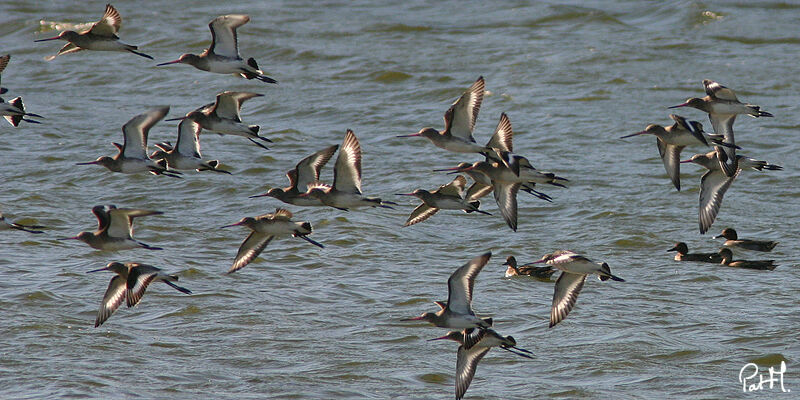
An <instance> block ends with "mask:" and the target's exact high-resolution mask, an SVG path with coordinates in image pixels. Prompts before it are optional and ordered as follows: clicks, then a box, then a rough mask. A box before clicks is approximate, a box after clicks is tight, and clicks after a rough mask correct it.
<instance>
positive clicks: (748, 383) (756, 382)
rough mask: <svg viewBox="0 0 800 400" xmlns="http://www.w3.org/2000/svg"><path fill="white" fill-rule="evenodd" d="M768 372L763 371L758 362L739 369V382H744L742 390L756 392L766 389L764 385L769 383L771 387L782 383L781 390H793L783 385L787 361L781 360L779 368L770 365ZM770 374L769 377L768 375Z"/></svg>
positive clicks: (785, 391) (786, 391)
mask: <svg viewBox="0 0 800 400" xmlns="http://www.w3.org/2000/svg"><path fill="white" fill-rule="evenodd" d="M767 372H768V373H763V374H762V373H761V371H760V368H759V366H758V364H755V363H747V364H745V365H744V367H742V369H741V370H739V383H741V384H742V392H745V393H747V392H755V391H759V390H763V389H764V385H765V384H767V383H769V388H770V389H772V388H773V387H777V385H778V384H780V388H781V392H784V393H788V392H791V390H790V389H787V388H786V387H785V386H784V385H783V374H784V373H786V362H785V361H781V366H780V368H778V369H775V368H774V367H769V369H768V370H767ZM767 376H769V377H767Z"/></svg>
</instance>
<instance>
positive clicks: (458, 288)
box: [0, 4, 781, 399]
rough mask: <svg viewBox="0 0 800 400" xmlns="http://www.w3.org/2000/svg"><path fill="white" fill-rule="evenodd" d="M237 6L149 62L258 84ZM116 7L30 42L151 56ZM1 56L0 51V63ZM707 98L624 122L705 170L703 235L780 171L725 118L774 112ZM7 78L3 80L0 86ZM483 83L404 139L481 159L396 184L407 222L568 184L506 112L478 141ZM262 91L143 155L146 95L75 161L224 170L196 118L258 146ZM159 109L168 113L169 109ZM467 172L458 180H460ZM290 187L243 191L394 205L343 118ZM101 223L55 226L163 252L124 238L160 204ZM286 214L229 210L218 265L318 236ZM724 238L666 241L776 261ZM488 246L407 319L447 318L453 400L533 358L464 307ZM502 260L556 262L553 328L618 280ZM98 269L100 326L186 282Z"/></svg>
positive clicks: (586, 263) (346, 205)
mask: <svg viewBox="0 0 800 400" xmlns="http://www.w3.org/2000/svg"><path fill="white" fill-rule="evenodd" d="M249 20H250V18H249V17H248V16H247V15H224V16H220V17H217V18H214V19H213V20H212V21H211V22H210V23H209V28H210V29H211V33H212V42H211V45H210V47H209V48H208V49H206V50H205V51H204V52H203V53H201V54H200V55H194V54H184V55H182V56H180V58H178V59H177V60H175V61H171V62H166V63H162V64H158V66H163V65H169V64H178V63H183V64H189V65H192V66H194V67H195V68H198V69H200V70H203V71H208V72H214V73H220V74H236V75H239V76H242V77H244V78H247V79H258V80H260V81H262V82H265V83H276V81H275V80H274V79H272V78H270V77H268V76H266V75H265V74H264V72H263V71H261V70H260V69H259V67H258V64H257V63H256V61H255V60H254V59H253V58H249V59H247V60H244V59H242V57H241V56H240V55H239V50H238V40H237V35H236V29H237V28H238V27H240V26H242V25H244V24H246V23H247V22H248V21H249ZM121 23H122V18H121V17H120V14H119V13H118V12H117V10H116V9H115V8H114V7H113V6H111V5H110V4H109V5H106V10H105V14H104V15H103V17H102V19H101V20H100V21H98V22H96V23H93V24H91V25H90V26H88V29H85V30H83V31H81V32H76V31H72V30H66V31H63V32H62V33H61V34H60V35H58V36H56V37H52V38H47V39H41V40H37V42H38V41H49V40H65V41H67V44H66V45H65V46H63V47H62V48H61V50H60V51H59V52H58V53H57V54H56V55H54V56H51V57H47V58H46V59H47V60H52V59H54V58H56V57H57V56H59V55H63V54H68V53H74V52H78V51H82V50H100V51H122V52H130V53H132V54H136V55H138V56H141V57H145V58H148V59H152V57H151V56H149V55H147V54H145V53H142V52H140V51H138V48H137V47H136V46H132V45H129V44H125V43H122V42H121V41H120V40H119V37H118V36H117V32H118V31H119V28H120V26H121ZM9 59H10V56H8V55H6V56H3V57H0V73H2V71H3V70H4V69H5V67H6V65H7V64H8V62H9ZM703 84H704V86H705V89H706V93H707V96H706V97H704V98H691V99H689V100H687V101H686V102H685V103H683V104H680V105H677V106H675V107H693V108H696V109H699V110H701V111H704V112H706V113H708V115H709V118H710V120H711V124H712V126H713V128H714V134H707V133H705V132H704V131H703V127H702V124H700V123H699V122H697V121H688V120H686V119H685V118H683V117H681V116H677V115H671V116H670V117H671V118H672V119H673V120H674V121H675V123H674V124H673V125H671V126H668V127H662V126H660V125H649V126H647V128H646V129H645V130H644V131H641V132H638V133H634V134H632V135H628V136H624V137H630V136H636V135H643V134H652V135H654V136H656V137H657V145H658V150H659V153H660V155H661V157H662V159H663V162H664V166H665V168H666V170H667V173H668V175H669V176H670V178H671V179H672V182H673V183H674V185H675V187H676V188H677V189H678V190H680V171H679V168H680V164H681V163H687V162H692V163H695V164H698V165H701V166H703V167H705V168H706V169H708V172H706V173H705V175H703V177H702V179H701V190H700V211H699V215H700V218H699V219H700V232H701V233H705V232H706V231H707V230H708V229H709V227H710V226H711V224H712V223H713V222H714V218H715V217H716V215H717V213H718V211H719V208H720V205H721V203H722V197H723V195H724V193H725V191H726V190H727V189H728V188H729V187H730V185H731V183H733V181H734V179H736V177H737V176H738V174H739V172H740V171H741V170H743V169H756V170H763V169H767V170H780V169H781V167H779V166H776V165H773V164H769V163H767V162H765V161H758V160H754V159H752V158H748V157H745V156H742V155H738V154H736V150H738V149H740V147H739V146H737V145H736V143H735V141H734V135H733V122H734V120H735V118H736V115H739V114H745V115H749V116H752V117H772V114H770V113H768V112H765V111H762V110H761V109H760V107H759V106H754V105H750V104H745V103H741V102H739V101H738V100H737V98H736V95H735V94H734V93H733V91H732V90H730V89H728V88H726V87H724V86H722V85H720V84H718V83H716V82H713V81H709V80H705V81H704V82H703ZM6 91H7V89H6V88H2V87H0V94H2V93H5V92H6ZM484 92H485V83H484V79H483V77H479V78H478V79H477V80H476V81H475V83H474V84H473V85H472V86H471V87H470V88H469V89H468V90H467V91H466V92H464V94H463V95H462V96H460V97H459V98H458V99H457V100H456V101H455V102H454V103H453V104H452V106H451V107H450V108H449V109H448V110H447V111H446V112H445V114H444V129H443V130H441V131H439V130H436V129H434V128H423V129H421V130H420V131H419V132H418V133H416V134H412V135H404V136H403V137H423V138H425V139H428V140H429V141H431V142H432V143H433V144H434V145H435V146H437V147H440V148H442V149H444V150H447V151H451V152H456V153H462V154H477V155H479V156H480V157H482V158H483V159H482V160H480V161H475V162H472V163H470V162H462V163H460V164H458V165H457V166H455V167H452V168H447V169H444V170H442V171H448V172H449V173H452V174H458V175H457V176H456V177H455V179H453V180H452V181H451V182H450V183H448V184H445V185H442V186H440V187H439V188H437V189H435V190H426V189H417V190H414V191H413V192H411V193H400V194H398V195H404V196H414V197H416V198H418V199H419V200H420V201H421V203H420V204H419V205H418V206H417V207H416V208H415V209H414V210H413V211H412V213H411V215H410V216H409V217H408V219H407V221H406V222H405V225H404V226H410V225H414V224H417V223H420V222H423V221H425V220H427V219H429V218H430V217H432V216H433V215H434V214H436V213H437V212H438V211H439V210H461V211H464V212H466V213H479V214H485V215H491V214H490V213H488V212H486V211H484V210H481V209H480V208H479V207H480V199H481V198H483V197H484V196H487V195H488V194H489V193H493V195H494V200H495V202H496V203H497V206H498V209H499V210H500V213H501V215H502V217H503V219H504V220H505V222H506V224H507V225H508V226H509V228H511V229H512V230H514V231H516V230H517V194H518V192H519V191H523V192H525V193H528V194H530V195H532V196H534V197H536V198H538V199H541V200H544V201H548V202H550V201H552V199H551V198H550V196H548V195H547V194H545V193H542V192H541V191H539V190H537V189H536V185H537V184H540V185H550V186H553V187H562V188H565V187H566V186H565V183H566V182H568V180H567V179H566V178H563V177H560V176H557V175H556V174H554V173H552V172H546V171H540V170H537V169H536V168H534V167H533V165H531V163H530V162H529V161H528V159H527V158H525V157H524V156H521V155H519V154H515V153H513V144H512V138H513V131H512V128H511V121H510V120H509V118H508V116H507V115H506V114H505V113H503V114H501V117H500V121H499V122H498V125H497V128H496V129H495V132H494V134H493V135H492V136H491V138H490V140H489V141H488V143H487V144H486V145H480V144H478V143H477V142H476V141H475V138H474V137H473V136H472V132H473V129H474V127H475V122H476V120H477V117H478V112H479V111H480V107H481V103H482V101H483V96H484ZM258 96H262V95H261V94H257V93H250V92H231V91H225V92H222V93H220V94H218V95H217V98H216V101H215V102H214V103H210V104H206V105H203V106H201V107H199V108H197V109H196V110H193V111H191V112H189V113H187V114H186V115H185V116H183V117H180V118H174V119H171V120H180V123H179V125H178V137H177V140H176V142H175V145H174V146H173V145H172V144H171V143H168V142H164V143H158V144H156V145H155V146H156V147H157V148H158V150H156V151H154V152H152V153H149V152H148V147H147V139H148V133H149V131H150V129H151V128H152V127H153V126H154V125H155V124H156V123H158V122H159V121H161V120H162V119H164V117H165V116H166V115H167V113H168V112H169V107H157V108H153V109H151V110H148V111H146V112H144V113H142V114H140V115H137V116H135V117H133V118H132V119H131V120H130V121H128V122H127V123H126V124H125V125H124V126H123V127H122V132H123V143H122V144H119V143H113V145H114V146H115V147H116V149H117V153H116V155H114V156H113V157H109V156H102V157H99V158H97V159H96V160H95V161H91V162H83V163H79V164H80V165H100V166H103V167H105V168H107V169H108V170H110V171H112V172H118V173H125V174H133V173H142V172H149V173H152V174H156V175H166V176H170V177H173V178H181V175H182V173H181V172H180V171H181V170H197V171H214V172H218V173H225V174H230V172H228V171H225V170H223V169H220V162H219V161H217V160H206V159H204V158H203V157H202V155H201V153H200V142H199V138H200V133H201V132H202V131H203V130H207V131H211V132H216V133H219V134H224V135H235V136H242V137H245V138H247V139H248V140H250V141H251V142H252V143H253V144H255V145H257V146H260V147H262V148H265V149H267V146H266V145H265V144H264V143H263V142H270V140H269V139H268V138H266V137H264V136H261V135H259V126H258V125H248V124H245V123H244V122H242V120H241V116H240V109H241V106H242V103H244V102H245V101H246V100H248V99H251V98H254V97H258ZM0 115H2V116H3V117H4V118H5V119H6V120H8V121H9V122H10V123H11V124H12V125H13V126H15V127H16V126H18V125H19V124H20V123H21V122H22V121H25V122H29V123H40V121H38V120H37V119H41V118H43V117H41V116H40V115H37V114H33V113H29V112H27V111H25V107H24V105H23V103H22V98H21V97H17V98H15V99H13V100H11V101H10V102H5V101H2V99H0ZM167 121H170V120H167ZM690 145H692V146H694V145H704V146H713V150H712V151H710V152H708V153H705V154H697V155H695V156H693V157H692V158H691V159H688V160H685V161H680V153H681V151H682V150H683V148H684V147H686V146H690ZM337 150H338V156H337V158H336V161H335V165H334V169H333V172H334V180H333V183H332V184H330V185H329V184H326V183H323V182H321V181H320V171H321V170H322V168H323V167H324V166H325V164H327V162H328V161H329V160H330V159H331V158H332V157H333V155H334V153H336V151H337ZM461 174H464V175H466V176H468V177H470V178H471V180H472V181H473V182H472V184H471V185H470V186H469V187H467V179H466V178H465V176H464V175H461ZM286 175H287V177H288V179H289V186H288V187H285V188H272V189H270V190H269V191H267V192H266V193H263V194H259V195H255V196H251V197H272V198H275V199H277V200H279V201H282V202H284V203H287V204H291V205H294V206H301V207H305V206H327V207H333V208H336V209H340V210H349V209H351V208H359V207H384V208H392V206H393V205H397V203H394V202H390V201H385V200H381V199H380V198H377V197H369V196H365V195H364V194H363V193H362V187H361V146H360V144H359V141H358V138H357V137H356V135H355V133H354V132H353V131H351V130H347V132H346V134H345V136H344V139H343V142H342V144H341V146H337V145H334V146H329V147H326V148H324V149H322V150H319V151H317V152H315V153H313V154H311V155H309V156H308V157H306V158H303V159H302V160H300V161H299V162H298V163H297V165H296V166H295V168H294V169H291V170H289V171H288V172H287V173H286ZM92 213H93V214H94V215H95V217H96V218H97V221H98V227H97V229H96V230H95V231H93V232H80V233H79V234H78V235H76V236H73V237H69V238H62V240H67V239H74V240H80V241H83V242H84V243H86V244H88V245H89V246H91V247H93V248H95V249H99V250H110V251H118V250H126V249H134V248H144V249H148V250H160V249H161V248H159V247H155V246H151V245H148V244H146V243H143V242H141V241H138V240H136V239H134V238H133V221H134V219H135V218H138V217H145V216H151V215H158V214H162V213H161V212H159V211H154V210H146V209H132V208H117V207H116V206H114V205H98V206H95V207H93V208H92ZM292 217H293V216H292V213H291V212H289V211H288V210H286V209H282V208H278V209H277V210H276V211H275V212H274V213H269V214H264V215H260V216H256V217H245V218H242V219H241V220H240V221H239V222H237V223H235V224H231V225H227V226H225V227H223V228H227V227H233V226H244V227H246V228H248V229H249V230H250V231H251V232H250V234H249V235H248V236H247V238H246V239H245V240H244V242H243V243H242V244H241V246H240V248H239V250H238V253H237V254H236V257H235V259H234V262H233V264H232V266H231V267H230V269H229V271H228V273H232V272H235V271H237V270H239V269H241V268H243V267H245V266H246V265H247V264H249V263H250V262H251V261H252V260H254V259H255V258H256V257H258V256H259V254H260V253H261V252H262V251H263V250H264V248H265V247H266V246H267V245H268V244H269V243H270V242H271V241H272V240H273V239H275V238H277V237H285V236H291V237H297V238H300V239H303V240H305V241H307V242H309V243H311V244H313V245H315V246H318V247H321V248H322V247H324V246H323V245H322V244H321V243H319V242H316V241H314V240H312V239H310V238H309V237H308V235H310V234H311V233H312V227H311V223H310V222H307V221H293V220H292ZM43 228H44V227H42V226H38V225H23V224H18V223H13V222H8V221H6V220H5V218H4V217H3V216H2V214H0V229H17V230H23V231H27V232H31V233H43V231H42V230H41V229H43ZM720 236H722V237H725V238H726V239H727V241H726V242H725V244H724V246H725V247H724V248H723V249H722V250H721V251H720V252H719V253H708V254H689V253H688V249H687V247H686V244H685V243H678V244H677V245H676V246H675V247H674V248H672V249H670V251H673V250H674V251H677V252H678V254H677V255H676V256H675V259H676V260H690V261H706V262H714V263H722V264H725V265H730V266H736V267H745V268H756V269H773V268H774V264H773V263H772V262H771V261H743V260H739V261H733V260H732V253H731V251H730V250H729V249H728V247H741V248H745V249H750V250H759V251H769V250H772V248H774V247H775V245H776V244H777V243H775V242H766V241H754V240H740V239H738V237H737V234H736V232H735V231H734V230H733V229H725V230H724V231H723V233H722V234H721V235H720ZM490 257H491V253H485V254H482V255H480V256H478V257H476V258H474V259H472V260H471V261H469V262H467V263H466V264H464V265H463V266H461V267H460V268H458V269H457V270H456V271H455V272H454V273H453V274H452V275H451V276H450V278H449V279H448V299H447V301H446V302H441V301H439V302H436V304H437V305H438V306H439V310H438V311H436V312H426V313H424V314H422V315H421V316H419V317H416V318H411V319H409V320H415V321H426V322H429V323H431V324H433V325H435V326H438V327H442V328H447V329H450V330H451V332H449V333H448V334H447V335H445V336H442V337H439V338H436V339H431V340H439V339H450V340H453V341H456V342H458V344H459V347H458V352H457V363H456V384H455V388H456V393H455V395H456V398H457V399H460V398H462V397H463V396H464V394H465V392H466V390H467V388H468V387H469V385H470V382H471V381H472V378H473V376H474V374H475V370H476V368H477V364H478V362H479V361H480V360H481V358H483V357H484V356H485V355H486V353H487V352H488V351H489V350H490V349H491V348H492V347H499V348H500V349H503V350H506V351H509V352H511V353H514V354H517V355H519V356H522V357H527V358H532V356H531V355H532V353H531V352H530V351H528V350H525V349H522V348H519V347H517V346H516V341H515V340H514V338H513V337H511V336H502V335H500V334H499V333H497V332H496V331H494V330H493V329H492V325H493V323H492V320H491V318H486V319H484V318H480V317H478V316H476V315H475V313H474V312H473V310H472V306H471V303H472V293H473V287H474V283H475V278H476V277H477V275H478V273H479V272H480V271H481V269H482V268H483V267H484V266H485V265H486V264H487V262H488V261H489V259H490ZM504 265H507V266H508V269H507V271H506V276H516V275H528V276H533V277H536V278H539V279H543V280H549V277H550V276H551V275H552V274H553V273H554V272H555V271H556V270H560V271H561V274H560V276H559V277H558V279H557V280H556V283H555V290H554V293H553V301H552V307H551V313H550V327H553V326H555V325H556V324H558V323H559V322H560V321H562V320H563V319H564V318H566V316H567V314H569V312H570V311H571V310H572V308H573V307H574V305H575V302H576V301H577V297H578V294H579V293H580V291H581V289H582V287H583V285H584V283H585V282H586V278H587V276H589V275H597V276H598V277H599V278H600V280H602V281H606V280H609V279H610V280H614V281H620V282H623V281H624V280H623V279H622V278H619V277H617V276H615V275H613V274H612V273H611V270H610V268H609V266H608V264H606V263H597V262H594V261H592V260H590V259H588V258H586V257H584V256H582V255H579V254H576V253H574V252H571V251H568V250H559V251H555V252H553V253H550V254H546V255H545V256H543V257H542V258H541V259H540V260H538V261H536V262H534V263H530V264H525V265H518V264H517V261H516V259H515V258H514V257H508V259H507V260H506V263H505V264H504ZM96 271H111V272H114V273H115V274H116V275H115V276H114V277H113V278H112V279H111V281H110V282H109V285H108V288H107V290H106V292H105V295H104V296H103V300H102V302H101V306H100V310H99V311H98V314H97V318H96V320H95V327H98V326H100V325H101V324H103V323H104V322H105V321H106V320H107V319H108V318H109V317H110V316H111V315H112V314H113V313H114V311H115V310H116V309H117V308H118V307H119V306H120V305H121V304H122V302H123V300H124V301H125V302H126V304H127V306H128V307H132V306H134V305H136V304H137V303H138V302H139V301H140V300H141V298H142V296H143V295H144V292H145V290H146V288H147V287H148V285H150V284H151V283H152V282H155V281H161V282H164V283H165V284H167V285H169V286H171V287H173V288H174V289H176V290H178V291H181V292H183V293H186V294H191V291H190V290H188V289H186V288H183V287H181V286H178V285H177V284H175V283H174V282H175V281H177V280H178V277H177V276H175V275H171V274H167V273H164V272H163V271H162V270H161V269H159V268H157V267H154V266H151V265H147V264H140V263H119V262H111V263H109V264H108V265H107V266H105V267H104V268H100V269H96V270H94V271H90V272H96Z"/></svg>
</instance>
